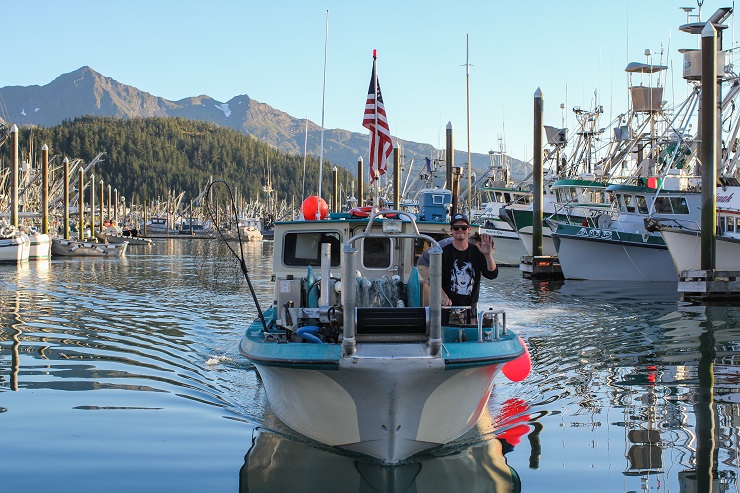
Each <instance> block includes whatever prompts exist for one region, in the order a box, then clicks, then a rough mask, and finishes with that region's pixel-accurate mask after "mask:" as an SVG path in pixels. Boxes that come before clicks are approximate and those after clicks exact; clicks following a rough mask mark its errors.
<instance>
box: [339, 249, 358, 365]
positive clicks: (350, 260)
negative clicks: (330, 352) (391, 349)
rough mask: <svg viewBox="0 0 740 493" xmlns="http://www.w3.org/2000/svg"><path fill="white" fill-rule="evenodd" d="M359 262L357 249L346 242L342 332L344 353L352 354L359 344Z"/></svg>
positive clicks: (344, 251) (343, 273)
mask: <svg viewBox="0 0 740 493" xmlns="http://www.w3.org/2000/svg"><path fill="white" fill-rule="evenodd" d="M356 262H357V249H356V248H355V247H354V246H353V245H351V244H349V243H345V244H344V246H343V250H342V306H343V307H344V316H343V317H342V318H343V322H342V323H343V333H342V355H343V356H351V355H353V354H355V351H356V350H357V345H356V342H355V334H356V332H357V326H356V323H355V309H356V308H355V305H356V304H357V290H356V277H357V275H356V274H355V264H356Z"/></svg>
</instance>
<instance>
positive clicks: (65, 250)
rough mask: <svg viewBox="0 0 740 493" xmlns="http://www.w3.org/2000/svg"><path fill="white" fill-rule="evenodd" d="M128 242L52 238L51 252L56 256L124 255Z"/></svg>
mask: <svg viewBox="0 0 740 493" xmlns="http://www.w3.org/2000/svg"><path fill="white" fill-rule="evenodd" d="M127 246H128V242H127V241H126V242H123V243H98V242H96V241H80V240H71V239H70V240H67V239H64V238H52V240H51V254H52V256H54V257H122V256H123V255H124V254H125V253H126V247H127Z"/></svg>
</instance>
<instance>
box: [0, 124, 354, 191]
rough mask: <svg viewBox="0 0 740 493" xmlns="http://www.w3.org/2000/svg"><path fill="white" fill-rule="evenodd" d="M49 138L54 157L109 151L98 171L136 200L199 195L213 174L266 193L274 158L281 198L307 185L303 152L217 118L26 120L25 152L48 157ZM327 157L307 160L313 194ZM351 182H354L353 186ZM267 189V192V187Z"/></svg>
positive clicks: (327, 182) (5, 149) (5, 150)
mask: <svg viewBox="0 0 740 493" xmlns="http://www.w3.org/2000/svg"><path fill="white" fill-rule="evenodd" d="M44 144H47V145H48V146H49V149H50V151H49V155H50V156H52V157H53V161H52V165H53V166H60V165H61V163H62V160H63V159H64V157H69V158H70V159H75V158H80V159H83V160H84V161H85V162H89V161H91V160H92V159H93V158H94V157H95V156H96V155H97V154H98V153H100V152H104V153H105V155H104V156H103V161H102V162H100V163H98V164H96V165H95V167H94V169H93V173H94V174H95V176H96V179H97V178H98V177H99V178H101V179H102V180H103V181H104V182H105V183H106V184H110V185H111V186H113V187H116V188H117V189H118V191H119V193H120V194H121V195H123V196H125V197H127V201H128V199H129V198H131V199H133V200H134V201H137V202H140V201H142V200H147V199H152V198H155V197H160V196H164V195H166V194H167V193H168V192H169V191H174V192H175V193H179V192H181V191H184V192H185V196H184V199H185V200H189V199H191V198H193V197H196V196H197V195H198V194H199V193H200V192H201V191H203V190H204V189H205V187H206V186H207V184H208V182H209V181H210V179H211V178H213V179H214V180H224V181H225V182H227V183H228V184H229V185H230V186H231V187H232V189H233V188H238V190H239V193H240V194H242V195H243V196H244V197H245V198H247V199H251V200H256V199H259V198H260V194H261V191H262V187H263V185H265V184H266V182H267V178H266V177H267V173H268V162H269V168H271V172H272V187H273V188H274V189H275V190H276V191H277V198H278V199H279V200H287V201H290V199H291V198H292V197H295V199H296V201H298V202H299V203H300V200H301V199H302V197H301V195H302V188H303V163H304V158H303V156H299V155H291V154H286V153H284V152H281V151H277V150H275V149H273V148H271V147H269V146H268V145H266V144H264V143H262V142H260V141H258V140H257V139H255V138H253V137H250V136H245V135H244V134H242V133H240V132H238V131H237V130H233V129H229V128H223V127H219V126H218V125H216V124H213V123H207V122H202V121H192V120H185V119H183V118H134V119H125V120H124V119H121V118H110V117H82V118H77V119H75V120H73V121H66V122H64V123H62V124H61V125H57V126H53V127H49V128H41V127H35V128H23V129H21V132H20V148H21V156H22V157H21V160H28V153H29V149H30V148H32V149H33V154H34V158H33V161H34V162H39V161H40V157H39V156H40V153H41V147H42V146H43V145H44ZM10 153H11V149H10V142H9V141H7V142H6V143H5V144H4V145H3V146H2V147H1V148H0V157H1V158H2V167H3V168H5V167H7V166H8V165H9V163H10ZM332 168H333V165H332V164H331V163H329V162H327V161H324V173H323V190H324V192H323V193H322V195H324V196H325V197H328V195H329V192H330V190H331V188H330V187H331V170H332ZM318 175H319V162H318V159H316V158H315V157H311V156H309V157H308V158H307V160H306V194H307V195H309V194H315V193H316V191H317V189H318ZM352 179H353V178H352V176H351V174H350V173H349V172H348V171H347V170H345V169H344V168H341V167H339V181H340V183H341V184H344V185H345V186H348V185H349V184H350V182H351V180H352ZM345 189H346V188H345ZM263 196H264V195H263Z"/></svg>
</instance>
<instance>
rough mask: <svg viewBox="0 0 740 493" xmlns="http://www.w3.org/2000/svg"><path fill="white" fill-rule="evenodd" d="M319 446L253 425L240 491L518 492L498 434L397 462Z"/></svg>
mask: <svg viewBox="0 0 740 493" xmlns="http://www.w3.org/2000/svg"><path fill="white" fill-rule="evenodd" d="M320 447H322V446H321V445H320V444H315V445H314V444H308V443H305V442H300V441H297V440H294V439H291V438H287V437H285V436H282V435H279V434H277V433H274V432H272V431H268V430H264V429H259V428H258V429H256V430H255V431H254V436H253V439H252V447H251V448H250V449H249V451H248V452H247V455H246V457H245V461H244V465H243V466H242V468H241V471H240V475H239V491H240V493H246V492H250V493H260V492H268V491H269V492H272V491H321V492H324V493H331V492H338V493H339V492H341V493H347V492H353V491H356V492H372V491H383V492H416V491H418V492H434V491H444V492H449V491H465V492H470V493H474V492H478V491H481V492H482V491H486V492H496V493H501V492H519V491H521V483H520V480H519V475H518V474H517V472H516V471H515V470H514V469H512V468H511V467H509V466H508V465H507V463H506V459H505V458H504V455H503V452H502V444H501V442H500V441H499V440H496V439H493V440H490V441H487V442H484V443H482V444H477V445H475V446H471V447H467V448H458V449H455V450H454V451H453V452H449V454H448V455H445V456H432V455H431V454H430V455H429V456H428V458H424V457H422V458H420V459H419V460H418V461H413V462H407V463H401V464H398V465H395V466H389V465H383V464H381V463H380V462H377V461H373V460H372V459H369V458H367V457H364V456H358V455H349V453H348V452H342V451H340V450H338V449H336V448H330V447H326V448H320Z"/></svg>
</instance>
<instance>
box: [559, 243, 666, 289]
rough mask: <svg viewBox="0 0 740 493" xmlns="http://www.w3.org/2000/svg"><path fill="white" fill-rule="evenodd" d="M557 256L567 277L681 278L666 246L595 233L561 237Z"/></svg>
mask: <svg viewBox="0 0 740 493" xmlns="http://www.w3.org/2000/svg"><path fill="white" fill-rule="evenodd" d="M557 240H558V246H557V256H558V260H559V261H560V266H561V268H562V270H563V276H564V277H565V278H566V279H589V280H595V281H674V282H675V281H678V272H677V271H676V268H675V267H674V265H673V260H672V259H671V254H670V252H669V251H668V249H667V248H656V247H640V246H635V245H630V244H624V243H610V242H607V241H602V240H599V239H594V238H592V237H578V238H574V237H570V236H565V237H563V236H560V237H558V239H557Z"/></svg>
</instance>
